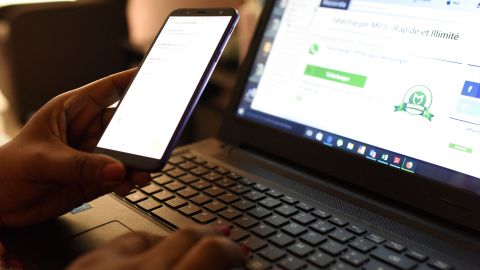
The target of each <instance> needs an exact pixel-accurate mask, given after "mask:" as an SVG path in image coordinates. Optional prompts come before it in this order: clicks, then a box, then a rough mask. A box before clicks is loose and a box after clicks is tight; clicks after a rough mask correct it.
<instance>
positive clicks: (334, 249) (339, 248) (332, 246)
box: [320, 240, 347, 256]
mask: <svg viewBox="0 0 480 270" xmlns="http://www.w3.org/2000/svg"><path fill="white" fill-rule="evenodd" d="M320 249H321V250H323V251H325V252H327V253H329V254H330V255H333V256H337V255H339V254H340V253H342V252H343V251H344V250H346V249H347V248H346V247H345V246H344V245H342V244H340V243H338V242H336V241H333V240H328V241H327V242H325V243H323V244H322V245H320Z"/></svg>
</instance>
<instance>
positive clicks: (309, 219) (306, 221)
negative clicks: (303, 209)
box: [292, 213, 317, 226]
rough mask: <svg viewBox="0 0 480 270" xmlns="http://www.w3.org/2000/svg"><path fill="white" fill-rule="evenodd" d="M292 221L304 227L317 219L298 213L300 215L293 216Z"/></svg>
mask: <svg viewBox="0 0 480 270" xmlns="http://www.w3.org/2000/svg"><path fill="white" fill-rule="evenodd" d="M292 220H293V221H295V222H297V223H300V224H302V225H304V226H306V225H308V224H310V223H312V222H314V221H315V220H317V219H316V218H314V217H313V216H312V215H309V214H306V213H300V214H297V215H295V216H294V217H293V218H292Z"/></svg>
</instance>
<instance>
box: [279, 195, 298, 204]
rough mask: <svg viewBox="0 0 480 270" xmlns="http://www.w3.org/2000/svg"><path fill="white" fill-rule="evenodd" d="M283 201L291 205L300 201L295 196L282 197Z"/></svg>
mask: <svg viewBox="0 0 480 270" xmlns="http://www.w3.org/2000/svg"><path fill="white" fill-rule="evenodd" d="M280 200H281V201H282V202H284V203H288V204H290V205H293V204H296V203H297V202H298V200H297V199H295V198H293V197H290V196H285V197H283V198H281V199H280Z"/></svg>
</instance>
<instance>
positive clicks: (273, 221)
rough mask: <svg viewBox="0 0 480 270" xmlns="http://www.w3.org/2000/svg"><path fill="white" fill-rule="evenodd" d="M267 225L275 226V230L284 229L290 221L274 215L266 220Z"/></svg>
mask: <svg viewBox="0 0 480 270" xmlns="http://www.w3.org/2000/svg"><path fill="white" fill-rule="evenodd" d="M264 222H265V223H267V224H268V225H270V226H273V227H275V228H278V227H282V226H284V225H286V224H287V223H288V219H286V218H284V217H282V216H280V215H273V216H271V217H269V218H267V219H265V220H264Z"/></svg>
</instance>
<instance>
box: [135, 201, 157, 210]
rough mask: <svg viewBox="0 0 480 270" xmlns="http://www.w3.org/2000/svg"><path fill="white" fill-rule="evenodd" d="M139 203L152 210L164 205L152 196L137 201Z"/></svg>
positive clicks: (140, 205)
mask: <svg viewBox="0 0 480 270" xmlns="http://www.w3.org/2000/svg"><path fill="white" fill-rule="evenodd" d="M137 205H138V206H139V207H140V208H142V209H143V210H145V211H152V210H153V209H157V208H158V207H160V206H162V205H161V204H160V203H159V202H157V201H155V200H154V199H151V198H148V199H147V200H144V201H141V202H139V203H137Z"/></svg>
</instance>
